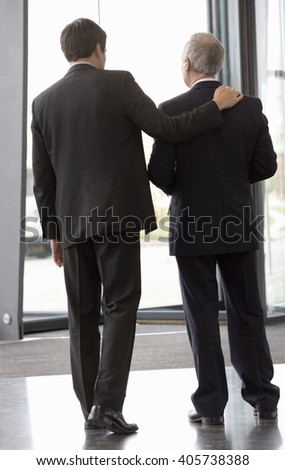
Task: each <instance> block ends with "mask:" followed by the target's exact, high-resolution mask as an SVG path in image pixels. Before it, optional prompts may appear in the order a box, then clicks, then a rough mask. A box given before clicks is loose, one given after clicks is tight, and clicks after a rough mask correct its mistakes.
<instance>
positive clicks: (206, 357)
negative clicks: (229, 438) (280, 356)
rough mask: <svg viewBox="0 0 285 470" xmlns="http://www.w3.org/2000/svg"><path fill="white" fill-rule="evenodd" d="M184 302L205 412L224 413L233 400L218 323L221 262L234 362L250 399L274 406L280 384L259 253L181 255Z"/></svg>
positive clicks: (197, 395) (199, 403)
mask: <svg viewBox="0 0 285 470" xmlns="http://www.w3.org/2000/svg"><path fill="white" fill-rule="evenodd" d="M176 259H177V263H178V268H179V275H180V285H181V292H182V299H183V307H184V312H185V317H186V325H187V331H188V336H189V340H190V343H191V347H192V350H193V356H194V363H195V369H196V373H197V378H198V388H197V390H196V391H195V392H194V393H193V395H192V402H193V404H194V406H195V409H196V411H197V412H198V413H199V414H200V415H202V416H222V415H223V412H224V408H225V406H226V403H227V400H228V388H227V381H226V373H225V365H224V357H223V353H222V349H221V341H220V331H219V323H218V313H219V308H218V302H219V299H218V285H217V276H216V269H217V265H218V267H219V272H220V276H221V282H222V287H223V291H224V297H225V304H226V311H227V325H228V337H229V346H230V354H231V362H232V364H233V366H234V368H235V370H236V372H237V373H238V375H239V377H240V379H241V381H242V386H241V393H242V397H243V399H244V400H245V401H247V402H248V403H249V404H250V405H252V406H253V407H254V408H255V409H256V410H258V411H273V410H275V409H276V407H277V403H278V400H279V388H278V387H277V386H275V385H273V384H272V383H271V380H272V377H273V364H272V359H271V355H270V350H269V346H268V342H267V338H266V333H265V324H264V312H263V309H262V306H261V302H260V297H259V290H258V283H257V270H256V252H255V251H248V252H242V253H233V254H226V255H213V256H208V255H207V256H177V257H176Z"/></svg>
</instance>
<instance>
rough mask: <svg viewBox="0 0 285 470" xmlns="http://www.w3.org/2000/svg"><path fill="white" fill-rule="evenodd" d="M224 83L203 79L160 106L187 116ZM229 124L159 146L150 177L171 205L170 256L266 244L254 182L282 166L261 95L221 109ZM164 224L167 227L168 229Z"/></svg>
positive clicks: (245, 98) (234, 249) (151, 163)
mask: <svg viewBox="0 0 285 470" xmlns="http://www.w3.org/2000/svg"><path fill="white" fill-rule="evenodd" d="M219 85H220V83H219V82H217V81H202V82H199V83H197V85H194V86H193V87H192V88H191V89H190V90H189V91H187V92H186V93H184V94H182V95H180V96H177V97H175V98H173V99H171V100H169V101H167V102H165V103H163V104H162V105H161V108H162V109H163V110H164V111H165V112H166V113H168V114H169V115H174V114H179V113H183V112H185V111H189V110H191V109H193V108H195V107H197V106H199V105H201V104H203V103H205V102H206V101H208V100H210V99H211V98H212V96H213V93H214V91H215V89H216V88H217V87H218V86H219ZM223 117H224V121H225V124H224V125H223V126H222V127H220V128H218V129H215V130H212V131H209V132H207V133H206V134H203V135H200V136H197V137H195V138H193V139H191V140H188V141H186V142H183V143H181V144H178V145H175V144H170V143H166V142H162V141H159V140H158V141H156V142H155V144H154V146H153V151H152V155H151V158H150V162H149V176H150V180H151V181H152V182H153V183H154V184H155V185H156V186H158V187H159V188H161V189H162V190H163V191H164V192H166V194H172V197H171V202H170V222H169V223H170V232H169V241H170V254H172V255H182V256H183V255H186V256H188V255H192V256H196V255H197V256H199V255H211V254H224V253H233V252H240V251H248V250H254V249H256V248H258V246H259V242H260V241H262V231H261V226H262V222H263V217H262V214H258V217H256V214H255V211H254V207H253V200H252V195H251V184H252V183H255V182H257V181H261V180H264V179H266V178H269V177H271V176H272V175H274V173H275V171H276V169H277V163H276V154H275V152H274V150H273V146H272V141H271V138H270V135H269V130H268V124H267V119H266V117H265V116H264V115H263V114H262V104H261V101H260V100H259V99H258V98H254V97H250V96H245V97H244V98H243V100H242V101H241V102H240V103H238V104H237V105H236V106H234V107H233V108H231V109H228V110H225V111H223ZM164 226H165V224H164Z"/></svg>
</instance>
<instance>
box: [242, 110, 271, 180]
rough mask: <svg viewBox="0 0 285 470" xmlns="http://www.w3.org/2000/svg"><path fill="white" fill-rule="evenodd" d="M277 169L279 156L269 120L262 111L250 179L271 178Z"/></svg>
mask: <svg viewBox="0 0 285 470" xmlns="http://www.w3.org/2000/svg"><path fill="white" fill-rule="evenodd" d="M276 170H277V156H276V153H275V151H274V148H273V144H272V140H271V137H270V134H269V129H268V121H267V118H266V117H265V116H264V114H262V112H261V117H260V129H259V133H258V138H257V141H256V145H255V149H254V153H253V156H252V160H251V164H250V169H249V181H250V183H257V182H258V181H262V180H265V179H267V178H271V176H273V175H274V174H275V172H276Z"/></svg>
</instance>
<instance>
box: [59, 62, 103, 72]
mask: <svg viewBox="0 0 285 470" xmlns="http://www.w3.org/2000/svg"><path fill="white" fill-rule="evenodd" d="M88 69H95V70H98V69H96V67H94V66H93V65H91V64H85V63H81V64H74V65H71V67H70V68H69V70H68V71H67V73H66V75H68V74H70V73H72V72H77V71H78V70H88Z"/></svg>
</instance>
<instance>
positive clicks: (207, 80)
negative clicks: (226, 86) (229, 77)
mask: <svg viewBox="0 0 285 470" xmlns="http://www.w3.org/2000/svg"><path fill="white" fill-rule="evenodd" d="M218 81H219V80H217V79H216V78H200V80H197V81H196V82H194V83H193V85H191V87H190V90H191V88H193V86H195V85H197V83H200V82H218Z"/></svg>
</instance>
